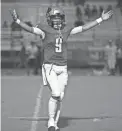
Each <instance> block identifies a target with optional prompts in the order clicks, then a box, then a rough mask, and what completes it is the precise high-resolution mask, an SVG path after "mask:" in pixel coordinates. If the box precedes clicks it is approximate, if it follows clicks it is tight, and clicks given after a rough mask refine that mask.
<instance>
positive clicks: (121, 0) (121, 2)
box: [117, 0, 122, 8]
mask: <svg viewBox="0 0 122 131" xmlns="http://www.w3.org/2000/svg"><path fill="white" fill-rule="evenodd" d="M117 1H118V3H117V7H119V8H121V7H122V0H117Z"/></svg>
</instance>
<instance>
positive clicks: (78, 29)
mask: <svg viewBox="0 0 122 131" xmlns="http://www.w3.org/2000/svg"><path fill="white" fill-rule="evenodd" d="M112 15H113V11H112V10H110V11H108V12H107V13H105V12H104V11H103V13H102V16H101V17H100V18H98V19H96V20H95V21H92V22H89V23H87V24H85V25H83V26H78V27H75V28H73V29H72V30H71V32H70V34H71V35H73V34H77V33H80V32H83V31H87V30H89V29H91V28H93V27H94V26H96V25H98V24H100V23H101V22H103V21H106V20H108V19H109V18H111V16H112Z"/></svg>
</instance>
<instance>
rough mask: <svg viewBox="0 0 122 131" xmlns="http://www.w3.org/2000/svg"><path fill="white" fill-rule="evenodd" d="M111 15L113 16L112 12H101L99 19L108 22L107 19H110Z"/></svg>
mask: <svg viewBox="0 0 122 131" xmlns="http://www.w3.org/2000/svg"><path fill="white" fill-rule="evenodd" d="M112 15H113V11H112V10H110V11H108V12H107V13H105V11H103V12H102V16H101V18H102V19H103V20H108V19H109V18H111V17H112Z"/></svg>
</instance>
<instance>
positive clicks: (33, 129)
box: [30, 86, 44, 131]
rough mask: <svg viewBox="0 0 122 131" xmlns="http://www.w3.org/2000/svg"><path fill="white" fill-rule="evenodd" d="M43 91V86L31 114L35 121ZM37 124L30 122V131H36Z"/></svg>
mask: <svg viewBox="0 0 122 131" xmlns="http://www.w3.org/2000/svg"><path fill="white" fill-rule="evenodd" d="M43 89H44V86H41V88H40V90H39V93H38V95H37V98H36V105H35V108H34V112H33V119H37V118H38V117H39V111H40V108H41V101H42V92H43ZM37 124H38V121H32V123H31V129H30V131H36V129H37Z"/></svg>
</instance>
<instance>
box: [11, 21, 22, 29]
mask: <svg viewBox="0 0 122 131" xmlns="http://www.w3.org/2000/svg"><path fill="white" fill-rule="evenodd" d="M11 30H12V31H21V30H22V28H21V27H20V25H19V24H17V23H16V22H12V23H11Z"/></svg>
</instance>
